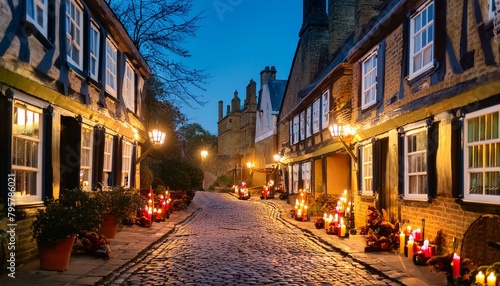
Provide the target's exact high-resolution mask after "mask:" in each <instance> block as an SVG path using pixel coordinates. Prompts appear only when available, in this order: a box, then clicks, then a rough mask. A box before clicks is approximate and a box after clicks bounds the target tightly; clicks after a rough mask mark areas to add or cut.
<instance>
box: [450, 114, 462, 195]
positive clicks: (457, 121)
mask: <svg viewBox="0 0 500 286" xmlns="http://www.w3.org/2000/svg"><path fill="white" fill-rule="evenodd" d="M460 113H461V112H459V114H458V116H457V117H455V118H453V119H452V121H451V126H452V128H451V154H456V155H454V156H451V174H452V175H451V176H452V180H451V181H452V195H453V197H454V198H459V199H463V196H464V147H463V140H464V118H463V115H462V114H460Z"/></svg>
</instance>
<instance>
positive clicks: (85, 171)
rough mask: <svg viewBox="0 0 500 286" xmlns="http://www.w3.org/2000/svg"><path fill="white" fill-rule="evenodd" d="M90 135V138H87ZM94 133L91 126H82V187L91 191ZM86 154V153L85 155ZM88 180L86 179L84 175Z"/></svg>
mask: <svg viewBox="0 0 500 286" xmlns="http://www.w3.org/2000/svg"><path fill="white" fill-rule="evenodd" d="M86 136H88V138H86ZM93 136H94V133H93V130H92V128H91V127H90V126H82V143H81V149H82V150H81V155H80V187H82V189H83V190H86V191H89V190H91V188H92V184H91V180H92V154H93V152H92V151H93V146H94V144H93V138H94V137H93ZM85 154H86V155H85ZM85 175H86V177H87V180H86V181H85V180H84V177H85Z"/></svg>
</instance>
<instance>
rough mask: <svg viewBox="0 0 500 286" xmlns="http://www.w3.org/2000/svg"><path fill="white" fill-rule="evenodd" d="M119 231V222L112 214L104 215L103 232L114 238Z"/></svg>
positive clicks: (106, 235)
mask: <svg viewBox="0 0 500 286" xmlns="http://www.w3.org/2000/svg"><path fill="white" fill-rule="evenodd" d="M117 231H118V222H117V221H116V217H115V216H114V215H112V214H105V215H102V223H101V234H102V235H104V236H105V237H107V238H114V237H115V235H116V232H117Z"/></svg>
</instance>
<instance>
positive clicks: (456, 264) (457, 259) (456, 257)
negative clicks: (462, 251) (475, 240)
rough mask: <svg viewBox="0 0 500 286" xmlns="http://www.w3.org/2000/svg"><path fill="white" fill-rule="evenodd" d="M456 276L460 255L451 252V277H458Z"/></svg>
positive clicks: (458, 274)
mask: <svg viewBox="0 0 500 286" xmlns="http://www.w3.org/2000/svg"><path fill="white" fill-rule="evenodd" d="M458 276H460V256H458V255H457V254H456V253H455V254H453V278H458ZM493 286H495V285H494V284H493Z"/></svg>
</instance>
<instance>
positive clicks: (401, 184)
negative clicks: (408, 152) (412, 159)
mask: <svg viewBox="0 0 500 286" xmlns="http://www.w3.org/2000/svg"><path fill="white" fill-rule="evenodd" d="M404 156H405V137H404V130H403V128H399V130H398V174H399V176H398V179H399V180H398V194H399V196H400V197H404V195H405V166H404V163H403V162H405V157H404Z"/></svg>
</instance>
